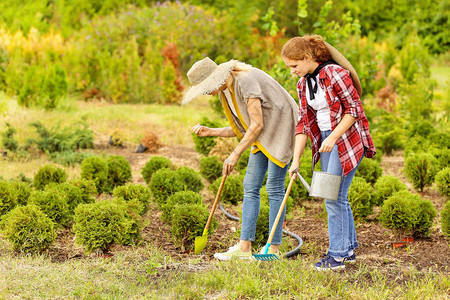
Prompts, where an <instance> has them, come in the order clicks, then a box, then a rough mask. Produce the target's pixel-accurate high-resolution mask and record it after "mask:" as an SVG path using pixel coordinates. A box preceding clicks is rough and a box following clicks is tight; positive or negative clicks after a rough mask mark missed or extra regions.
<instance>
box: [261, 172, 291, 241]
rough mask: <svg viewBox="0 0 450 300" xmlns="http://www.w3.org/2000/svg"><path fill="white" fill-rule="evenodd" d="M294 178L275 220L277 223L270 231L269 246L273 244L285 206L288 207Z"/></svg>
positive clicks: (274, 223)
mask: <svg viewBox="0 0 450 300" xmlns="http://www.w3.org/2000/svg"><path fill="white" fill-rule="evenodd" d="M294 180H295V179H294V178H293V177H292V178H291V180H290V181H289V185H288V188H287V190H286V193H285V194H284V198H283V202H282V203H281V206H280V209H279V210H278V214H277V217H276V218H275V221H274V222H273V225H272V230H271V231H270V235H269V240H268V241H267V244H271V243H272V239H273V236H274V235H275V230H276V229H277V227H278V222H280V218H281V214H282V213H283V210H284V206H285V205H286V202H287V198H288V197H289V193H290V192H291V189H292V186H293V185H294Z"/></svg>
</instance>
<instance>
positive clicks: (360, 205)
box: [348, 176, 373, 220]
mask: <svg viewBox="0 0 450 300" xmlns="http://www.w3.org/2000/svg"><path fill="white" fill-rule="evenodd" d="M372 197H373V187H372V185H371V184H370V183H368V182H366V180H365V179H364V178H362V177H358V176H355V177H354V178H353V181H352V184H351V185H350V189H349V190H348V201H349V202H350V207H351V209H352V212H353V217H354V218H355V220H364V219H365V218H366V217H367V216H368V215H370V214H371V213H372V212H373V203H372Z"/></svg>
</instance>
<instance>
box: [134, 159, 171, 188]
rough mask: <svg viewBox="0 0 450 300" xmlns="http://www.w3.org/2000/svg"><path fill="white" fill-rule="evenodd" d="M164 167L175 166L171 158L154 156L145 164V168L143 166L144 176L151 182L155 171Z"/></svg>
mask: <svg viewBox="0 0 450 300" xmlns="http://www.w3.org/2000/svg"><path fill="white" fill-rule="evenodd" d="M162 168H169V169H172V168H173V164H172V162H171V161H170V159H168V158H166V157H163V156H153V157H152V158H150V160H149V161H148V162H147V163H146V164H145V166H144V168H142V171H141V173H142V177H144V180H145V182H146V183H147V184H149V183H150V180H151V179H152V175H153V173H155V172H156V171H158V170H159V169H162Z"/></svg>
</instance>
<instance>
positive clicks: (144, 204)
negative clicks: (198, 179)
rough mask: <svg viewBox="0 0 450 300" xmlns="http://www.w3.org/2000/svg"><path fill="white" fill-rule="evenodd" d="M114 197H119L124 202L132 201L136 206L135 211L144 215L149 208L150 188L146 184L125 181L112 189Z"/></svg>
mask: <svg viewBox="0 0 450 300" xmlns="http://www.w3.org/2000/svg"><path fill="white" fill-rule="evenodd" d="M113 196H114V198H121V199H123V200H125V201H126V202H134V203H133V205H134V206H135V207H137V213H138V214H139V215H144V214H145V213H146V212H147V211H148V208H149V203H150V189H149V188H148V187H147V186H144V185H140V184H133V183H127V184H125V185H123V186H118V187H116V188H115V189H114V191H113Z"/></svg>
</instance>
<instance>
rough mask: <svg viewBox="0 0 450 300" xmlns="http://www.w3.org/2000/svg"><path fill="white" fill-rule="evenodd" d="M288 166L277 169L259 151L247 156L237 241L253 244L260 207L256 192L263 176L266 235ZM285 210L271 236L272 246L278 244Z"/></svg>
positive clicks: (270, 228) (281, 192)
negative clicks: (265, 192)
mask: <svg viewBox="0 0 450 300" xmlns="http://www.w3.org/2000/svg"><path fill="white" fill-rule="evenodd" d="M288 168H289V165H286V166H285V167H284V168H281V167H279V166H277V165H276V164H274V163H273V162H272V161H270V159H268V158H267V156H266V155H265V154H264V153H263V152H262V151H259V152H257V153H255V154H253V153H250V157H249V159H248V165H247V172H246V173H245V178H244V202H243V204H242V226H241V240H244V241H255V233H256V221H257V220H258V215H259V207H260V190H261V186H262V183H263V181H264V177H265V176H266V173H267V182H266V189H267V193H268V194H269V206H270V210H269V232H270V231H271V230H272V225H273V222H274V221H275V218H276V216H277V214H278V210H279V209H280V205H281V203H282V202H283V198H284V182H285V178H286V173H287V170H288ZM285 214H286V207H285V208H284V211H283V214H282V215H281V218H280V221H279V223H278V226H277V227H276V230H275V234H274V236H273V239H272V242H271V244H272V245H280V244H281V238H282V235H283V221H284V217H285Z"/></svg>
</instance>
